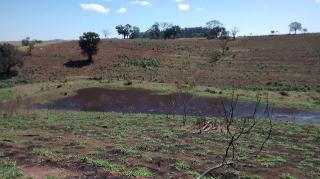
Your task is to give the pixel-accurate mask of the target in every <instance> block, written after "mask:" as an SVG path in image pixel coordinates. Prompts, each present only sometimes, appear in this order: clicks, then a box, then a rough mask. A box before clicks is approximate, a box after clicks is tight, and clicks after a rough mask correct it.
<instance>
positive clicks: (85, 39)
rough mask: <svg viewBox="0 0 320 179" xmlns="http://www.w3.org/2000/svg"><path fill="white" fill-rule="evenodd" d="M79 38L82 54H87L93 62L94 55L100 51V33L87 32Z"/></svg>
mask: <svg viewBox="0 0 320 179" xmlns="http://www.w3.org/2000/svg"><path fill="white" fill-rule="evenodd" d="M79 39H80V40H79V46H80V48H81V50H82V54H84V55H87V56H88V61H89V62H90V63H92V56H93V55H96V54H97V52H98V44H99V42H100V37H99V35H98V34H97V33H95V32H85V33H83V35H82V36H80V37H79Z"/></svg>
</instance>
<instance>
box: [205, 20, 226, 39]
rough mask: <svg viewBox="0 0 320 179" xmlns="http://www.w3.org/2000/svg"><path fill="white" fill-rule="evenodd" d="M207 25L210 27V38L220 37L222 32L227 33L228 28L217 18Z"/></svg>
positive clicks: (208, 34) (208, 35) (208, 36)
mask: <svg viewBox="0 0 320 179" xmlns="http://www.w3.org/2000/svg"><path fill="white" fill-rule="evenodd" d="M206 25H207V28H208V33H207V38H208V39H216V38H220V37H221V35H222V34H225V33H226V32H227V31H226V29H225V28H224V27H223V24H222V23H221V22H219V21H217V20H212V21H209V22H207V24H206Z"/></svg>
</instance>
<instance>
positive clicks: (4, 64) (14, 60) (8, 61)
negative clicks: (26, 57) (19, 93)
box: [0, 43, 22, 76]
mask: <svg viewBox="0 0 320 179" xmlns="http://www.w3.org/2000/svg"><path fill="white" fill-rule="evenodd" d="M18 54H19V53H18V51H17V50H16V49H15V47H14V46H13V45H10V44H7V43H5V44H0V75H1V74H2V75H6V76H9V75H10V73H11V68H12V67H14V66H16V65H22V60H21V58H20V57H19V56H18Z"/></svg>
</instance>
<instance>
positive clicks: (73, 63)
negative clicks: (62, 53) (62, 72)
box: [64, 60, 93, 68]
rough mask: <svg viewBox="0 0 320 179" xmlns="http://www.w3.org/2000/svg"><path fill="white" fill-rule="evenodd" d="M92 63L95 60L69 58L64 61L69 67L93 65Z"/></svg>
mask: <svg viewBox="0 0 320 179" xmlns="http://www.w3.org/2000/svg"><path fill="white" fill-rule="evenodd" d="M91 63H93V62H92V61H90V60H69V61H68V62H66V63H64V66H65V67H67V68H82V67H85V66H89V65H91Z"/></svg>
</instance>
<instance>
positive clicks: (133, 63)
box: [118, 55, 160, 68]
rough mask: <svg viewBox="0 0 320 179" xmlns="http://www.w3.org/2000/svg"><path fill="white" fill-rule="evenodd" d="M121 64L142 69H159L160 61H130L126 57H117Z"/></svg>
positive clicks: (144, 59)
mask: <svg viewBox="0 0 320 179" xmlns="http://www.w3.org/2000/svg"><path fill="white" fill-rule="evenodd" d="M118 58H119V59H121V60H122V63H124V64H126V65H128V66H137V67H143V68H153V67H159V66H160V61H159V60H158V59H156V58H143V59H130V58H129V57H128V56H127V55H118Z"/></svg>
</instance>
